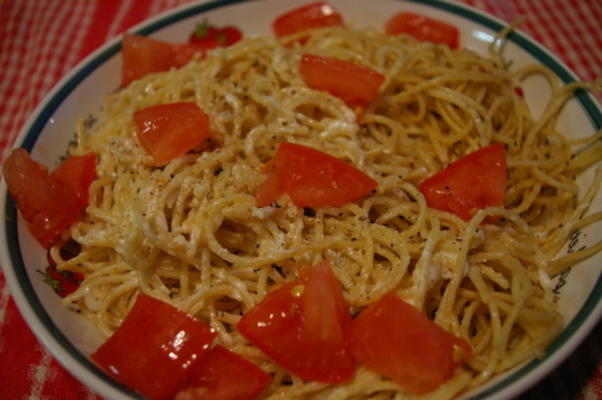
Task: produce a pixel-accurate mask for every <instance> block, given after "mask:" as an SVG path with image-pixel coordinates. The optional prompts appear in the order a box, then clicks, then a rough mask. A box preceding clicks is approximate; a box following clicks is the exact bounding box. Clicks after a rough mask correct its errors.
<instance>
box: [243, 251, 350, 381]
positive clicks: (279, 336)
mask: <svg viewBox="0 0 602 400" xmlns="http://www.w3.org/2000/svg"><path fill="white" fill-rule="evenodd" d="M350 325H351V316H350V314H349V309H348V307H347V305H346V303H345V300H344V299H343V295H342V293H341V288H340V286H339V284H338V281H337V279H336V277H335V276H334V273H333V272H332V270H331V269H330V266H329V265H328V264H327V263H321V264H319V265H316V266H308V267H304V268H302V269H301V272H300V278H299V279H298V280H296V281H294V282H290V283H288V284H285V285H283V286H282V287H280V288H279V289H277V290H275V291H273V292H271V293H270V294H268V295H267V296H266V297H265V299H264V300H263V301H262V302H261V303H259V304H258V305H256V306H255V307H254V308H252V309H251V310H249V311H247V313H245V314H244V315H243V316H242V318H241V320H240V321H239V323H238V324H237V328H238V330H239V332H240V333H241V334H242V335H243V336H245V337H246V338H247V339H248V340H250V341H251V342H253V343H254V344H255V345H256V346H257V347H258V348H260V349H261V350H262V351H263V352H265V353H266V354H267V355H268V356H270V357H271V358H272V359H273V360H274V361H276V362H277V363H278V364H280V365H281V366H282V367H284V368H286V369H287V370H289V371H290V372H292V373H294V374H295V375H297V376H299V377H301V378H303V379H307V380H312V381H318V382H326V383H337V382H342V381H344V380H346V379H349V378H351V377H352V376H353V374H354V373H355V369H356V363H355V360H354V358H353V357H352V355H351V353H350V351H349V347H348V344H349V328H350Z"/></svg>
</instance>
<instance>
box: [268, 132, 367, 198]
mask: <svg viewBox="0 0 602 400" xmlns="http://www.w3.org/2000/svg"><path fill="white" fill-rule="evenodd" d="M265 169H266V172H267V173H268V177H267V179H266V180H265V181H264V183H263V184H262V185H261V186H260V188H259V191H258V194H257V206H259V207H265V206H267V205H269V204H271V203H272V202H274V201H275V200H276V199H277V198H278V196H279V195H280V194H283V193H286V194H288V195H289V196H290V198H291V200H292V201H293V203H295V205H297V206H299V207H325V206H340V205H343V204H346V203H349V202H352V201H355V200H358V199H360V198H362V197H364V196H366V195H367V194H368V193H370V192H371V191H372V190H373V189H374V188H375V187H376V185H377V183H376V181H375V180H373V179H372V178H370V177H369V176H368V175H366V174H364V173H363V172H362V171H360V170H359V169H357V168H355V167H353V166H352V165H350V164H347V163H346V162H344V161H342V160H338V159H336V158H334V157H332V156H330V155H328V154H326V153H322V152H321V151H318V150H315V149H312V148H311V147H306V146H301V145H298V144H293V143H289V142H282V143H280V145H279V146H278V150H277V151H276V155H275V156H274V158H273V159H272V160H270V161H269V162H268V163H267V164H266V166H265Z"/></svg>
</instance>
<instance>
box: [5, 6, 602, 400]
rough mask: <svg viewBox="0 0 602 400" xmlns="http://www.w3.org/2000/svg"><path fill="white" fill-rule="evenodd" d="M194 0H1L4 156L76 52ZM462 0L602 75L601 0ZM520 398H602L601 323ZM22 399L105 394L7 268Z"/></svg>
mask: <svg viewBox="0 0 602 400" xmlns="http://www.w3.org/2000/svg"><path fill="white" fill-rule="evenodd" d="M188 1H190V0H0V161H2V160H3V159H4V156H5V155H6V154H7V152H8V150H9V149H10V147H11V146H12V144H13V142H14V140H15V137H16V136H17V134H18V132H19V130H20V129H21V127H22V126H23V124H24V122H25V121H26V119H27V118H28V116H29V115H30V113H31V112H32V111H33V109H34V108H35V107H36V105H37V104H38V103H39V102H40V100H41V99H42V98H43V96H44V95H45V94H46V93H47V92H48V91H49V90H50V89H51V88H52V86H53V85H54V84H55V83H56V82H57V81H58V80H59V79H60V78H61V77H62V76H63V75H65V74H66V73H67V72H68V71H69V69H71V68H72V67H73V66H74V65H75V64H76V63H77V62H78V61H80V60H81V59H82V58H83V57H84V56H86V55H87V54H88V53H90V52H91V51H92V50H94V49H95V48H97V47H98V46H100V45H102V44H103V43H104V42H106V41H107V40H109V39H111V38H113V37H114V36H116V35H119V34H120V33H122V32H123V31H124V30H126V29H127V28H128V27H130V26H132V25H134V24H136V23H138V22H140V21H142V20H144V19H146V18H148V17H150V16H153V15H156V14H157V13H160V12H162V11H165V10H168V9H170V8H173V7H176V6H178V5H181V4H184V3H187V2H188ZM350 1H352V0H350ZM457 1H460V0H457ZM462 1H463V2H464V3H466V4H469V5H472V6H474V7H476V8H478V9H480V10H483V11H486V12H488V13H490V14H493V15H495V16H497V17H499V18H501V19H503V20H505V21H508V22H509V21H511V20H513V19H515V18H516V17H518V16H525V17H526V20H525V22H524V23H523V24H522V25H521V28H520V29H521V30H522V31H523V32H525V33H527V34H528V35H530V36H531V37H533V38H534V39H536V40H537V41H538V42H540V43H541V44H542V45H543V46H545V47H546V48H548V49H549V50H551V51H552V53H554V54H555V55H557V56H558V57H560V59H562V60H563V61H564V62H565V63H566V64H567V65H568V66H569V67H570V68H571V69H572V70H573V71H575V72H576V74H577V75H578V77H579V78H580V79H584V80H595V79H599V78H602V0H462ZM521 398H525V399H542V400H543V399H546V400H547V399H561V400H574V399H579V400H598V399H602V324H600V325H598V327H597V328H596V329H595V330H594V331H593V332H592V334H591V335H590V336H589V338H588V339H587V340H586V341H585V342H584V343H583V344H582V345H581V346H580V347H579V348H578V349H577V351H576V352H575V353H574V354H573V356H571V357H570V358H569V359H568V360H567V361H566V362H564V363H563V364H562V365H561V366H560V367H559V368H558V369H557V370H556V371H554V372H553V373H552V374H551V375H550V376H549V377H548V378H546V379H544V380H543V381H542V382H541V383H540V384H539V385H537V386H535V387H534V388H533V389H531V390H530V391H528V392H527V393H525V394H524V395H523V396H521ZM20 399H28V400H38V399H60V400H76V399H90V400H91V399H99V397H98V396H97V395H95V394H94V393H92V392H91V391H90V390H89V389H87V388H86V387H85V386H83V385H82V384H81V383H79V382H78V381H77V380H76V379H75V378H73V377H72V376H71V375H70V374H69V373H68V372H66V371H65V370H64V369H63V368H62V367H61V366H60V364H59V363H58V362H57V361H56V360H54V359H53V357H52V356H51V355H50V354H49V353H48V352H47V351H46V350H45V349H44V348H43V347H42V345H41V344H40V343H38V341H37V340H36V339H35V337H34V336H33V334H32V333H31V332H30V330H29V328H28V327H27V325H26V324H25V322H24V321H23V319H22V318H21V316H20V314H19V312H18V310H17V308H16V307H15V304H14V302H13V300H12V299H11V297H10V293H9V290H8V288H7V287H6V285H5V281H4V277H3V275H2V273H1V272H0V400H20ZM108 400H110V399H108Z"/></svg>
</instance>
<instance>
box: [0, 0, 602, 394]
mask: <svg viewBox="0 0 602 400" xmlns="http://www.w3.org/2000/svg"><path fill="white" fill-rule="evenodd" d="M259 1H260V0H259ZM392 1H398V2H400V3H403V2H408V3H418V4H421V5H423V6H431V7H433V8H436V9H438V10H441V11H445V12H449V13H452V14H455V15H457V16H459V17H463V18H466V19H468V20H470V21H472V22H475V23H477V24H479V25H482V26H484V27H487V28H489V29H492V30H493V31H500V30H502V29H503V28H505V27H507V26H508V24H507V23H506V22H504V21H502V20H500V19H498V18H496V17H494V16H492V15H490V14H487V13H485V12H483V11H480V10H477V9H475V8H473V7H471V6H468V5H465V4H460V3H452V2H451V0H450V1H448V0H429V1H424V0H392ZM244 2H247V3H254V2H256V1H252V2H249V1H246V0H213V1H209V2H201V3H195V2H193V3H187V4H184V5H182V6H180V7H177V8H174V9H172V10H168V11H166V12H164V13H161V14H159V15H157V16H155V17H152V18H150V19H148V20H146V21H143V22H141V23H139V24H137V25H135V26H134V27H131V28H129V29H128V32H134V33H137V34H141V35H148V34H151V33H153V32H155V31H157V30H159V29H161V28H163V27H166V26H168V25H170V24H173V23H175V22H178V21H180V20H182V19H185V18H187V17H190V16H194V15H198V14H201V13H203V12H206V11H209V10H212V9H216V8H221V7H224V6H227V5H231V4H236V3H244ZM507 40H508V41H509V42H512V43H513V44H514V45H516V46H518V47H520V48H521V49H523V50H525V51H526V52H527V53H529V54H530V55H531V56H532V57H534V58H535V59H536V60H537V61H538V62H540V63H542V64H544V65H546V66H547V67H548V68H550V69H551V70H552V71H553V72H554V73H555V74H556V75H557V76H558V77H559V78H560V79H561V80H562V81H563V82H564V83H565V84H566V83H570V82H574V81H577V80H578V79H577V78H576V75H575V74H574V73H573V72H572V71H571V70H570V69H569V68H568V67H567V66H566V65H565V64H564V63H563V62H562V61H561V60H559V59H558V58H557V57H556V56H554V55H553V54H552V53H551V52H549V51H548V50H547V49H545V48H544V47H543V46H542V45H540V44H539V43H537V42H536V41H535V40H534V39H532V38H530V37H529V36H528V35H526V34H525V33H523V32H520V31H519V30H514V31H512V32H511V33H510V34H509V35H508V37H507ZM120 50H121V36H118V37H115V38H113V39H112V40H110V41H108V42H107V43H105V44H104V45H103V46H101V47H100V48H98V49H97V50H96V51H94V52H92V53H91V54H90V55H89V56H87V57H86V58H85V59H83V60H82V61H80V62H79V63H78V64H77V65H76V66H75V67H73V68H72V69H71V71H70V72H69V73H68V74H67V75H66V76H65V77H64V78H63V79H61V80H60V81H59V82H58V83H57V84H56V85H55V86H54V87H53V89H52V90H51V91H50V92H49V93H48V94H47V95H46V96H45V97H44V98H43V100H42V101H41V102H40V103H39V105H38V106H37V107H36V109H35V110H34V111H33V113H32V114H31V116H30V117H29V118H28V120H27V122H26V123H25V125H24V126H23V128H22V129H21V132H20V133H19V135H18V137H17V139H16V141H15V146H20V147H24V148H26V149H27V150H31V149H32V148H33V146H34V145H35V143H36V141H37V139H38V137H39V135H40V133H41V131H42V129H43V128H44V126H45V125H46V123H47V122H48V120H49V119H50V118H51V116H52V115H53V113H54V112H55V111H56V109H57V108H58V107H59V106H60V105H61V104H62V102H63V101H64V100H65V99H66V98H67V97H68V96H69V95H70V93H71V92H72V91H73V90H74V89H75V88H76V87H77V86H78V85H79V84H80V83H81V82H82V81H83V80H84V79H85V78H86V77H87V76H88V75H89V74H90V73H91V72H93V71H94V70H96V69H97V68H98V67H100V66H101V65H102V64H104V63H105V62H106V61H107V60H108V59H110V58H111V57H112V56H114V55H115V54H117V53H118V52H119V51H120ZM575 99H576V100H577V101H578V103H579V106H580V107H582V108H583V111H584V114H585V115H587V117H588V118H589V120H590V123H591V124H592V126H593V127H594V128H595V129H596V130H600V129H602V111H601V108H600V106H599V104H598V103H597V101H596V100H595V98H594V97H593V96H592V95H590V94H588V93H586V92H585V91H584V90H579V91H578V93H576V96H575ZM0 204H4V214H5V219H4V227H3V229H0V248H1V249H2V250H3V251H0V262H1V265H2V268H3V270H4V274H5V278H6V284H7V287H8V288H9V290H10V294H11V295H12V297H13V298H14V300H15V303H16V305H17V307H18V309H19V311H20V312H21V314H22V315H23V317H24V319H25V320H26V322H27V324H28V326H29V327H30V329H31V330H32V331H33V333H34V334H35V336H36V337H37V338H38V340H40V341H41V342H42V343H43V344H44V346H45V347H46V349H47V350H48V351H49V352H50V353H51V354H52V355H53V356H54V357H55V358H56V359H57V360H58V361H59V362H60V363H61V364H62V365H63V366H64V367H65V368H66V369H67V370H68V371H69V372H70V373H72V374H73V375H74V376H76V377H77V378H78V379H79V380H80V381H81V382H83V383H84V384H85V385H87V386H88V387H90V388H91V389H92V390H94V391H95V392H96V393H99V394H101V395H103V396H110V398H114V399H117V398H119V399H142V398H143V397H141V396H140V395H139V394H137V393H135V392H134V391H132V390H131V389H129V388H128V387H126V386H125V385H123V384H121V383H119V382H117V381H115V380H114V379H112V378H110V377H109V376H108V375H107V374H105V373H104V372H103V371H102V370H101V369H100V368H99V367H97V366H96V365H95V364H94V363H93V362H92V361H90V359H89V358H88V357H87V356H86V355H84V354H82V353H81V352H80V351H79V350H78V349H77V348H75V346H74V345H73V344H72V343H71V342H70V341H69V340H68V339H67V338H66V337H65V335H64V334H63V333H62V332H61V330H60V329H59V328H58V327H57V326H56V325H55V323H54V322H53V321H52V319H51V318H50V316H49V314H48V313H47V312H46V310H45V309H44V307H43V306H42V304H41V302H40V299H39V298H38V297H37V296H36V294H35V291H34V289H33V286H32V283H31V281H30V280H29V277H28V275H27V272H26V267H25V264H24V262H23V258H22V252H21V248H20V245H19V240H18V235H17V229H18V228H17V225H18V222H17V221H18V216H17V214H18V213H17V210H16V207H15V205H14V203H13V201H12V199H11V198H10V196H8V194H7V190H6V184H5V183H4V181H2V183H1V184H0ZM601 316H602V273H601V274H599V275H598V279H597V282H596V284H595V286H594V287H593V289H592V291H591V293H590V294H589V296H588V297H587V299H586V301H585V302H584V304H583V306H582V307H581V308H580V309H579V311H578V312H577V314H576V315H575V317H574V318H573V319H572V320H571V322H570V323H569V324H568V325H567V326H565V328H564V329H563V331H562V332H561V334H560V335H559V336H558V337H557V338H556V339H554V341H553V342H552V343H551V344H550V345H549V346H548V348H547V349H546V351H545V353H546V354H545V355H544V356H543V357H542V358H539V359H535V360H532V361H530V362H528V363H526V364H525V365H523V366H521V367H519V368H518V369H517V370H515V371H513V372H512V373H510V374H509V375H508V376H506V377H504V378H503V379H501V380H500V381H499V382H496V383H494V384H493V385H491V386H490V387H488V388H487V389H485V390H484V391H482V392H480V393H477V394H475V395H473V396H470V397H469V399H471V400H477V399H485V398H506V397H512V396H516V395H518V394H520V393H521V392H523V391H524V390H526V389H528V388H529V387H531V386H533V385H535V384H536V383H537V382H538V381H540V380H541V379H542V378H543V377H544V376H546V375H548V374H549V373H550V372H551V371H552V370H553V369H554V368H556V367H557V366H558V365H559V364H560V363H561V362H563V361H564V360H565V359H566V358H567V357H568V356H569V355H570V354H571V353H572V352H573V351H574V350H575V348H576V347H577V346H578V345H579V344H580V343H581V342H582V341H583V340H584V339H585V337H586V336H587V335H588V334H589V333H590V331H591V330H592V329H593V328H594V327H595V326H596V324H597V323H598V321H599V320H600V318H601ZM540 366H541V368H539V369H537V368H538V367H540ZM488 396H493V397H488Z"/></svg>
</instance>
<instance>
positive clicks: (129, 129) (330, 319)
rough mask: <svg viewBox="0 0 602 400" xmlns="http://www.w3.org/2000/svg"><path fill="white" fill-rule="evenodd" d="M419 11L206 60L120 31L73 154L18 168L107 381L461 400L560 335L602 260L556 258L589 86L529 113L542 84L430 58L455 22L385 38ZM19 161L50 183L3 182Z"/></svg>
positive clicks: (328, 20) (322, 14)
mask: <svg viewBox="0 0 602 400" xmlns="http://www.w3.org/2000/svg"><path fill="white" fill-rule="evenodd" d="M333 16H334V17H333ZM408 18H410V21H413V20H415V19H416V16H415V15H409V16H408V15H407V13H406V14H404V15H403V16H402V17H399V16H395V18H392V19H391V21H388V22H387V23H386V25H385V24H384V26H385V27H386V30H387V32H388V34H387V33H382V32H381V31H380V30H377V29H363V30H355V29H351V28H349V27H347V26H345V23H344V20H343V17H342V16H341V15H340V14H338V13H337V12H336V10H334V9H332V8H329V6H328V5H327V4H325V3H314V4H311V5H309V6H305V7H302V8H300V9H296V10H292V11H291V12H290V13H287V14H285V15H283V16H280V17H279V18H277V19H276V20H275V23H274V24H275V25H274V26H275V31H276V33H277V34H278V32H280V31H281V27H282V24H285V25H286V24H288V25H290V26H292V28H291V29H292V31H291V29H289V30H288V31H287V30H286V29H285V34H282V35H281V37H276V38H274V37H263V38H255V37H250V38H244V39H242V40H240V41H238V40H236V41H234V43H227V44H228V46H227V47H222V46H221V45H220V43H219V40H217V44H215V45H211V46H212V47H213V48H211V49H210V50H207V49H203V50H199V49H198V48H195V47H194V44H192V43H188V44H179V45H173V44H168V43H164V42H160V41H156V40H153V39H148V38H144V37H139V36H135V35H128V36H127V37H126V38H125V40H124V52H123V53H124V73H123V80H122V88H121V89H120V90H119V91H118V92H117V93H115V94H113V95H111V96H110V97H109V98H108V99H107V102H106V105H105V107H104V110H103V114H102V115H100V116H99V119H98V121H97V122H96V123H94V124H93V125H92V126H89V125H86V124H84V123H81V124H80V125H79V126H78V132H77V141H76V143H75V145H74V146H73V147H71V148H70V149H69V157H68V158H67V159H66V160H65V161H64V162H63V163H62V164H61V165H60V166H59V167H58V168H57V169H55V170H54V171H52V172H50V173H49V172H48V171H47V170H45V169H44V168H42V167H40V166H39V165H38V164H37V163H35V162H34V161H33V160H31V158H29V156H28V155H27V154H26V153H25V152H24V151H22V150H18V151H15V152H14V153H13V155H11V158H9V161H7V163H6V164H5V167H4V171H5V178H6V180H7V183H8V187H9V189H11V186H12V187H13V188H12V189H11V193H12V194H13V197H14V199H15V201H16V203H17V205H18V206H19V210H20V211H21V213H22V215H23V217H24V218H25V219H26V220H27V221H28V224H29V225H30V227H32V234H34V236H35V237H36V238H38V239H39V241H40V243H41V244H42V245H45V246H49V248H50V250H49V254H50V259H51V264H53V267H54V268H55V269H56V271H57V273H58V274H59V275H60V276H57V275H55V279H62V278H61V277H65V278H67V275H68V276H69V277H70V278H73V277H75V279H74V282H75V283H74V284H73V285H72V286H70V288H69V290H64V291H63V292H61V293H62V294H64V296H65V297H64V303H65V305H66V306H67V307H70V308H72V309H74V310H77V311H78V312H80V313H81V314H82V315H83V316H84V317H86V318H88V319H89V320H90V321H92V322H93V323H94V324H95V325H96V326H98V327H99V329H100V330H102V331H103V332H104V334H105V335H106V336H107V338H108V340H107V342H106V343H105V344H104V345H102V346H101V347H100V348H99V349H98V350H97V351H96V352H95V353H93V354H92V356H91V357H92V359H93V360H94V361H95V362H97V363H98V365H100V366H101V367H103V368H104V369H105V370H106V371H107V373H109V374H111V375H112V376H114V377H115V378H116V379H117V380H119V381H121V382H123V383H125V384H126V385H128V386H130V387H132V388H133V389H134V390H136V391H137V392H139V393H141V394H143V395H145V396H147V397H150V398H171V397H175V398H176V399H180V400H182V399H186V398H215V396H217V395H218V394H222V393H239V392H243V393H244V395H245V396H247V397H246V398H278V397H286V398H299V399H303V398H329V397H333V396H338V397H339V398H373V397H375V396H377V398H396V397H400V396H408V397H412V396H419V395H425V394H426V395H431V396H440V397H444V398H453V397H455V396H458V395H460V394H461V393H464V392H466V391H467V390H470V389H471V388H474V387H477V386H479V385H482V384H483V383H485V382H487V381H489V380H490V379H491V378H492V377H493V376H495V375H497V374H500V373H502V372H504V371H506V370H508V369H510V368H512V367H514V366H516V365H518V364H520V363H522V362H524V361H526V360H529V359H532V358H534V357H537V356H539V355H540V354H541V353H542V352H543V351H544V349H545V348H546V345H547V344H548V343H550V342H551V341H552V340H553V339H554V338H555V337H556V335H558V333H559V332H560V331H561V329H562V327H563V321H562V318H561V316H560V314H559V313H558V312H557V310H556V304H555V302H554V295H553V293H552V290H551V289H552V283H551V276H552V275H554V274H556V273H559V272H561V271H563V270H564V269H566V268H568V267H570V266H572V265H574V264H575V263H577V262H578V261H579V260H580V259H581V257H585V256H586V255H587V254H589V253H591V252H592V251H597V247H592V248H590V249H584V250H581V251H577V252H575V253H572V254H570V255H567V256H564V257H560V258H557V254H558V252H559V251H560V249H561V248H562V247H563V246H564V245H565V243H566V242H567V240H568V239H569V236H570V234H571V232H572V231H573V230H574V229H576V228H578V227H580V226H582V225H583V224H585V223H589V222H591V221H592V219H588V218H585V219H584V218H583V215H585V212H586V210H587V208H588V207H589V205H590V203H591V202H592V199H593V197H594V195H595V193H596V190H597V188H598V187H599V184H600V179H602V178H601V175H600V174H599V173H598V174H597V175H596V178H595V181H594V182H593V183H592V184H591V188H590V189H589V191H587V192H586V193H585V194H584V195H581V196H579V193H578V189H577V186H576V184H575V183H574V178H575V177H576V176H577V175H579V174H580V173H582V172H583V171H585V170H586V169H588V168H590V167H592V166H593V165H594V164H596V163H597V162H599V160H600V155H601V154H600V147H599V146H597V145H592V144H594V143H596V141H597V139H598V138H599V136H595V137H592V138H589V139H585V140H582V141H580V142H571V141H570V140H568V139H566V138H565V137H563V136H562V135H561V134H560V133H558V132H557V131H556V129H555V128H554V122H555V121H554V119H555V113H556V112H557V109H558V107H560V106H561V105H562V103H563V102H564V101H566V99H568V98H569V97H570V96H571V95H572V94H573V92H574V91H575V90H576V89H578V88H587V87H588V85H587V84H585V83H577V84H571V85H568V86H564V87H561V86H559V85H558V86H557V87H555V93H554V94H553V97H552V100H551V102H550V105H549V107H548V109H546V111H545V112H544V113H543V115H542V116H541V118H540V119H538V120H534V119H533V117H531V114H530V112H529V110H528V108H527V107H526V104H525V101H524V100H523V98H522V93H521V89H520V82H521V79H522V78H523V77H524V76H526V75H528V74H532V73H534V72H539V73H542V74H544V75H546V76H551V75H550V74H549V73H548V72H547V70H545V69H544V68H543V67H539V66H534V67H530V68H526V69H522V70H518V71H512V70H510V69H509V68H508V67H507V65H506V64H505V63H504V61H503V60H502V58H501V56H500V55H499V54H497V53H495V52H493V53H492V55H491V57H490V58H485V57H482V56H479V55H477V54H475V53H473V52H471V51H468V50H466V49H462V48H461V44H460V49H459V50H453V49H452V48H450V46H451V47H456V46H457V44H454V43H456V42H457V39H456V40H454V41H453V42H450V43H447V42H445V43H433V42H432V41H438V40H439V39H437V38H438V37H440V35H439V36H437V35H431V36H428V32H431V31H432V30H433V29H435V32H437V31H436V29H437V27H441V26H444V28H445V30H446V32H454V29H453V27H451V29H450V27H449V26H448V25H447V24H445V23H444V22H442V21H438V23H435V22H433V20H426V22H423V23H425V24H426V28H424V29H422V30H421V32H422V34H424V35H427V36H418V35H416V34H413V33H412V31H410V32H407V31H401V32H406V33H409V34H405V33H398V32H397V31H390V30H393V26H395V25H396V24H399V25H403V24H402V23H400V22H399V21H404V19H405V20H407V19H408ZM418 20H420V18H418ZM283 21H284V22H283ZM442 24H443V25H442ZM410 25H411V23H410ZM290 26H289V28H290ZM298 26H301V28H296V27H298ZM277 27H279V28H277ZM306 28H312V29H306ZM399 29H401V28H399ZM424 32H427V34H425V33H424ZM452 35H453V34H452ZM416 36H418V38H417V37H416ZM443 37H445V38H446V39H447V38H449V37H450V35H449V34H446V35H444V36H443ZM137 52H138V53H137ZM137 54H144V55H145V56H144V57H143V56H137ZM141 60H143V61H144V62H141ZM551 79H553V78H551ZM90 160H92V161H93V162H92V163H91V162H90ZM23 165H25V166H27V168H24V167H22V166H23ZM26 169H27V170H32V171H34V173H35V174H36V175H35V176H36V177H38V178H39V180H40V182H41V183H40V184H39V185H35V186H33V187H32V186H31V185H29V186H26V185H21V186H19V185H17V186H15V184H11V180H12V181H16V182H22V179H23V176H25V175H22V174H23V171H25V170H26ZM20 174H21V175H20ZM19 179H21V181H20V180H19ZM74 183H77V184H76V185H74ZM15 187H17V188H18V189H14V188H15ZM32 189H33V190H48V193H53V194H56V196H54V197H52V198H49V197H48V196H42V197H40V198H42V199H44V200H45V202H44V201H43V202H33V200H35V199H38V197H32V196H29V195H28V193H27V190H32ZM59 200H60V201H59ZM32 202H33V203H34V204H32ZM48 202H50V203H52V205H51V206H48V205H47V204H45V203H48ZM57 204H58V205H57ZM61 204H62V205H63V207H61V206H60V205H61ZM64 204H70V205H71V206H70V207H69V208H68V210H69V212H68V213H64V209H65V207H64ZM61 210H63V211H61ZM49 222H53V223H51V224H49ZM54 222H56V224H55V223H54ZM69 249H71V251H69ZM54 264H56V266H54ZM51 278H52V276H51ZM80 278H81V279H80ZM153 343H154V345H153ZM124 355H127V357H125V358H124V357H123V356H124ZM133 360H136V362H134V361H133ZM211 366H214V367H211ZM232 371H237V373H232ZM151 372H152V373H151ZM250 382H254V383H256V384H257V385H256V386H252V385H251V384H250ZM203 396H204V397H203ZM212 396H213V397H212Z"/></svg>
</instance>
